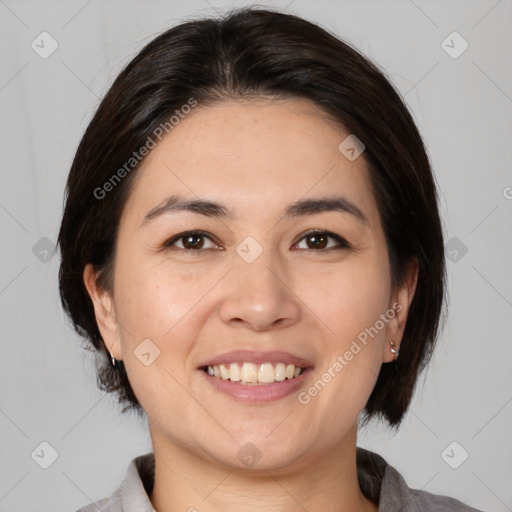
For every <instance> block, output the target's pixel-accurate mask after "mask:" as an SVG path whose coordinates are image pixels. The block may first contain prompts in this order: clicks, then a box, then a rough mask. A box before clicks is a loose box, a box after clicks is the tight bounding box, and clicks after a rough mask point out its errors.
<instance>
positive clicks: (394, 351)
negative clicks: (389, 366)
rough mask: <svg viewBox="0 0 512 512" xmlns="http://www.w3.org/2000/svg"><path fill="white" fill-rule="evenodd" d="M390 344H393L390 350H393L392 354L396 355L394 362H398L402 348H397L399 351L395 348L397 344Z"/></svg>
mask: <svg viewBox="0 0 512 512" xmlns="http://www.w3.org/2000/svg"><path fill="white" fill-rule="evenodd" d="M390 343H391V349H390V350H391V352H392V353H393V354H395V357H394V359H393V360H394V361H396V360H397V359H398V353H399V352H400V347H397V349H394V348H393V347H394V346H395V344H394V343H393V342H392V341H390Z"/></svg>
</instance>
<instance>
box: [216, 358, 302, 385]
mask: <svg viewBox="0 0 512 512" xmlns="http://www.w3.org/2000/svg"><path fill="white" fill-rule="evenodd" d="M303 370H304V368H301V367H300V366H295V365H294V364H284V363H276V365H275V367H274V366H273V365H272V363H262V364H259V365H257V364H254V363H241V364H240V365H239V364H238V363H231V364H229V365H227V364H214V365H213V366H208V367H207V369H206V371H207V373H208V375H211V376H214V377H217V378H218V379H222V380H230V381H232V382H240V384H253V385H254V384H269V383H271V382H281V381H283V380H285V379H294V378H295V377H298V376H299V375H300V374H301V373H302V371H303Z"/></svg>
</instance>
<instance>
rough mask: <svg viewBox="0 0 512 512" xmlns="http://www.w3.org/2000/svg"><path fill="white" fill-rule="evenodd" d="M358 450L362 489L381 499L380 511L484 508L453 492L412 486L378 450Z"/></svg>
mask: <svg viewBox="0 0 512 512" xmlns="http://www.w3.org/2000/svg"><path fill="white" fill-rule="evenodd" d="M356 454H357V459H356V460H357V469H358V478H359V484H360V487H361V490H362V492H363V494H365V496H366V497H367V498H369V499H371V500H372V501H374V502H375V503H377V502H378V503H379V512H432V511H436V512H483V511H482V510H478V509H476V508H472V507H470V506H469V505H466V504H465V503H463V502H461V501H459V500H457V499H456V498H452V497H450V496H442V495H438V494H432V493H430V492H427V491H422V490H419V489H412V488H410V487H409V486H408V485H407V482H406V480H405V479H404V477H403V476H402V475H401V474H400V473H399V472H398V471H397V470H396V469H395V468H394V467H393V466H391V465H390V464H389V463H388V462H387V461H386V460H385V459H384V457H382V456H381V455H379V454H378V453H375V452H372V451H370V450H366V449H364V448H361V447H359V446H358V447H357V452H356Z"/></svg>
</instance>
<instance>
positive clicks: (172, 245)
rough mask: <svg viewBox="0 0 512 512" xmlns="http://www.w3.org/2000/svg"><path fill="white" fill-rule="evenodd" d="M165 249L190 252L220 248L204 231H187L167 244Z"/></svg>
mask: <svg viewBox="0 0 512 512" xmlns="http://www.w3.org/2000/svg"><path fill="white" fill-rule="evenodd" d="M164 247H165V248H166V249H180V250H182V251H189V252H193V251H198V252H199V251H201V250H207V249H218V248H219V246H218V245H217V244H216V243H214V242H213V241H212V239H211V237H210V236H208V234H207V233H203V232H202V231H186V232H184V233H180V234H179V235H176V236H174V237H172V238H171V239H170V240H168V241H167V242H165V244H164Z"/></svg>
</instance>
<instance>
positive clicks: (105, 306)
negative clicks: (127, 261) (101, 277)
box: [83, 263, 122, 360]
mask: <svg viewBox="0 0 512 512" xmlns="http://www.w3.org/2000/svg"><path fill="white" fill-rule="evenodd" d="M97 278H98V276H97V273H96V271H95V270H94V268H93V265H92V264H91V263H88V264H87V265H86V266H85V269H84V275H83V279H84V284H85V287H86V289H87V293H88V294H89V296H90V297H91V300H92V303H93V306H94V313H95V316H96V323H97V324H98V329H99V331H100V334H101V337H102V338H103V341H104V343H105V345H106V347H107V349H108V350H109V351H110V353H111V354H112V355H113V356H114V357H115V358H116V359H118V360H121V359H122V352H121V344H120V343H119V334H120V330H119V324H118V322H117V320H116V312H115V308H114V300H113V298H112V296H111V295H110V293H108V292H107V291H106V290H103V289H101V288H100V287H98V282H97V281H98V279H97Z"/></svg>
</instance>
